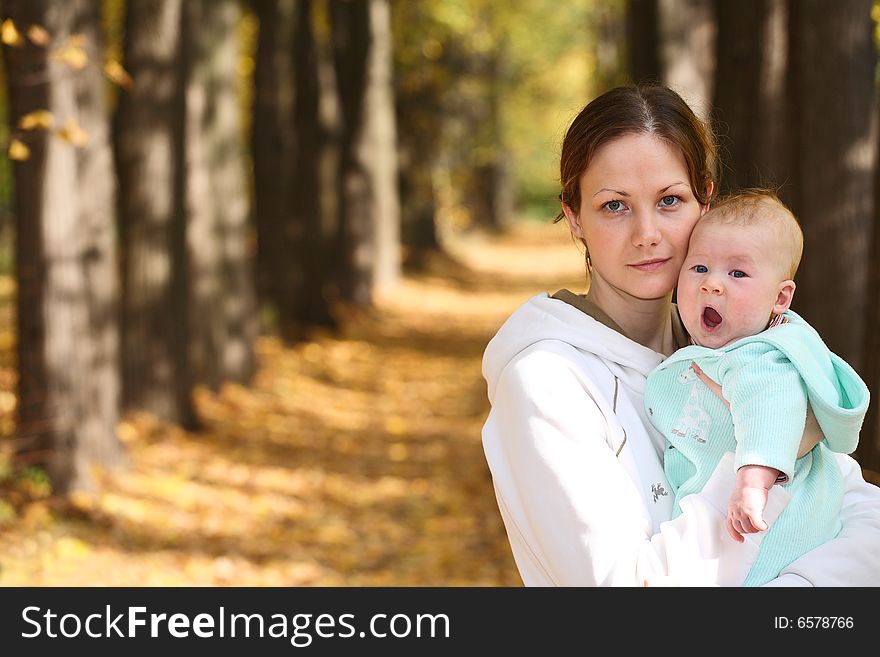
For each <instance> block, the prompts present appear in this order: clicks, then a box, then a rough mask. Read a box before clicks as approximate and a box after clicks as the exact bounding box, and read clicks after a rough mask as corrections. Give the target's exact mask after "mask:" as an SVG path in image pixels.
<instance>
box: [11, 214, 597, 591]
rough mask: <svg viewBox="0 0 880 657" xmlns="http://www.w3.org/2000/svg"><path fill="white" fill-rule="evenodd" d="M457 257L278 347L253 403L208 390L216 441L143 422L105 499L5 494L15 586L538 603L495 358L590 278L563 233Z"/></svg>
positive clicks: (523, 230)
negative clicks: (490, 452)
mask: <svg viewBox="0 0 880 657" xmlns="http://www.w3.org/2000/svg"><path fill="white" fill-rule="evenodd" d="M452 251H453V256H454V258H453V259H446V258H438V259H436V261H434V262H432V263H431V264H430V265H429V266H428V268H427V269H426V270H425V271H424V272H423V273H420V274H418V275H408V276H407V277H405V279H404V280H403V282H402V284H401V286H400V287H399V288H398V289H396V290H395V291H394V292H393V293H392V294H389V295H386V296H385V297H383V298H382V299H381V300H380V302H379V304H378V308H377V309H376V310H375V311H374V312H372V313H370V314H369V315H368V316H361V317H354V318H352V319H351V321H350V322H349V323H348V325H347V326H346V328H345V330H344V331H343V332H342V333H341V334H337V335H332V334H323V335H317V336H315V337H314V339H313V340H311V341H308V342H305V343H302V344H299V345H296V346H293V347H290V346H284V345H282V344H281V343H279V342H278V341H277V340H275V339H270V338H265V339H263V340H261V341H260V343H259V355H260V363H261V366H260V370H259V372H258V374H257V376H256V378H255V380H254V381H253V384H252V385H251V386H249V387H241V386H227V387H225V388H224V389H223V390H221V391H220V392H219V393H217V394H213V393H209V392H206V391H200V392H199V394H198V396H197V406H198V410H199V412H200V415H201V417H202V418H203V420H204V422H205V425H206V429H205V431H203V432H199V433H187V432H185V431H182V430H181V429H180V428H178V427H175V426H167V425H162V424H160V423H158V422H156V421H155V420H153V419H151V418H150V417H145V416H129V417H126V418H125V421H124V422H123V423H122V424H121V426H120V436H121V438H122V439H123V440H124V441H125V444H126V446H127V448H128V453H129V461H130V464H129V467H128V468H127V469H125V470H123V471H119V472H114V473H98V475H99V479H100V481H101V482H102V487H101V490H102V492H101V493H100V494H99V495H96V496H93V497H84V496H80V497H76V498H73V499H72V500H65V501H61V500H57V499H54V498H52V497H47V496H46V495H45V494H43V493H44V491H45V485H44V484H43V483H42V482H41V481H40V479H39V477H36V476H35V477H34V478H33V479H32V480H27V479H26V480H21V479H18V480H17V483H16V485H15V486H10V485H7V486H5V487H4V488H0V585H4V586H20V585H30V586H69V585H72V586H92V585H94V586H160V585H161V586H224V585H235V586H264V585H268V586H335V585H342V586H379V585H383V586H384V585H390V586H519V585H521V582H520V580H519V577H518V575H517V573H516V569H515V567H514V564H513V560H512V558H511V555H510V550H509V547H508V545H507V540H506V537H505V534H504V528H503V526H502V524H501V520H500V517H499V515H498V510H497V507H496V503H495V498H494V493H493V490H492V484H491V479H490V476H489V472H488V470H487V467H486V463H485V459H484V457H483V451H482V446H481V443H480V428H481V426H482V423H483V420H484V419H485V416H486V413H487V412H488V402H487V400H486V389H485V383H484V381H483V379H482V376H481V373H480V358H481V355H482V352H483V349H484V347H485V345H486V342H487V341H488V340H489V338H490V337H491V335H492V334H493V333H494V331H495V330H496V329H497V327H498V326H499V325H500V323H501V322H502V321H503V319H504V317H505V316H506V315H507V314H508V313H509V312H510V311H511V310H512V309H513V308H515V307H516V306H517V305H518V304H519V303H521V302H522V301H524V300H525V299H526V298H528V297H529V296H531V295H532V294H534V293H537V292H540V291H544V290H549V291H554V290H555V289H557V288H559V287H562V286H568V287H578V286H580V285H581V282H580V279H581V275H580V271H581V260H580V256H579V255H578V252H577V249H576V248H575V246H574V245H573V244H572V242H571V240H570V238H568V236H567V235H566V233H565V230H564V229H563V227H562V226H559V225H550V226H537V225H525V226H522V227H520V228H517V229H516V230H515V231H513V232H512V233H510V234H509V235H506V236H504V237H502V238H492V239H488V238H486V237H471V238H468V239H467V240H464V239H462V240H460V241H458V242H456V244H455V248H454V249H453V250H452ZM4 371H5V370H4ZM4 371H0V374H3V373H4ZM7 374H8V372H7ZM11 381H13V380H12V379H11V377H10V376H8V375H7V376H0V423H3V422H5V423H6V424H0V429H3V427H6V429H8V428H9V427H8V426H6V425H8V424H9V422H10V417H11V416H12V415H11V413H12V410H13V409H14V404H15V399H14V396H13V395H12V392H11V391H12V383H11ZM5 432H6V431H5V430H4V433H5ZM7 476H8V474H7ZM7 483H8V482H7ZM4 496H5V497H6V499H5V500H4V499H3V498H4Z"/></svg>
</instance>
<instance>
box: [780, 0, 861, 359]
mask: <svg viewBox="0 0 880 657" xmlns="http://www.w3.org/2000/svg"><path fill="white" fill-rule="evenodd" d="M871 6H872V3H871V0H845V1H842V2H839V3H837V4H835V9H834V11H831V12H829V11H828V7H827V5H826V4H825V3H823V2H819V1H817V0H803V1H801V2H792V3H790V6H789V12H790V14H789V36H790V44H789V46H790V48H789V53H790V54H789V57H790V72H789V81H790V87H789V90H788V124H789V126H791V133H790V135H789V138H788V143H789V148H790V151H789V152H790V161H789V167H788V179H789V180H790V181H791V184H789V185H786V186H785V187H784V188H783V194H784V198H786V200H787V201H788V202H789V204H790V205H791V207H792V209H793V210H794V213H795V215H796V216H797V217H798V218H799V220H800V222H801V224H802V227H803V230H804V239H805V244H804V257H803V260H802V262H801V267H800V270H799V272H798V275H797V278H796V281H797V284H798V289H797V294H796V295H795V297H794V303H793V308H794V309H795V310H796V311H797V312H799V313H801V314H802V315H803V316H804V317H805V319H807V321H809V322H811V323H812V324H813V326H814V327H815V328H816V330H817V331H818V332H819V334H820V335H821V336H822V337H823V339H824V340H825V342H826V343H827V344H828V346H829V347H830V348H831V350H832V351H834V352H836V353H838V354H839V355H840V356H841V357H843V358H844V359H845V360H847V361H848V362H849V363H850V364H851V365H852V366H853V367H855V368H856V369H857V370H860V368H861V366H862V362H863V360H862V358H863V353H862V351H863V346H864V337H865V323H864V321H862V319H861V318H863V317H865V310H866V299H865V295H866V277H867V269H868V268H867V267H865V266H863V265H861V263H865V262H866V260H867V256H868V243H869V231H870V229H871V223H872V219H873V217H874V212H875V207H874V167H875V165H876V149H877V132H876V130H877V100H876V91H875V85H874V71H875V65H876V59H877V57H876V49H875V45H874V42H873V22H872V21H871ZM832 308H833V310H832ZM871 330H873V327H872V328H871Z"/></svg>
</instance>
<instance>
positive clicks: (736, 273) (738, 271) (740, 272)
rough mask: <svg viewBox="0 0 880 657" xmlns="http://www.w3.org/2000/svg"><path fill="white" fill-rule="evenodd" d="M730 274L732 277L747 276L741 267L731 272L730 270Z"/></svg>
mask: <svg viewBox="0 0 880 657" xmlns="http://www.w3.org/2000/svg"><path fill="white" fill-rule="evenodd" d="M730 275H731V276H733V277H734V278H746V277H747V276H748V274H747V273H745V272H744V271H743V270H741V269H734V270H733V271H732V272H730Z"/></svg>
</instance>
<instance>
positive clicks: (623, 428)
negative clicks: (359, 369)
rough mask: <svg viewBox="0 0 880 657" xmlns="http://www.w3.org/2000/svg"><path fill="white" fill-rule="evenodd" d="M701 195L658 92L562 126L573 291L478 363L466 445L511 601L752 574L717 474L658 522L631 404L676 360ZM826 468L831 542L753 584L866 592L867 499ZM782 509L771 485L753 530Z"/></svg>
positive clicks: (873, 578)
mask: <svg viewBox="0 0 880 657" xmlns="http://www.w3.org/2000/svg"><path fill="white" fill-rule="evenodd" d="M715 180H716V150H715V145H714V141H713V139H712V135H711V133H710V132H709V130H708V128H707V127H706V126H705V124H703V123H702V122H701V121H700V120H699V119H698V118H697V117H696V116H695V115H694V113H693V112H692V111H691V110H690V108H689V107H688V106H687V104H686V103H684V101H683V100H682V99H681V98H680V97H679V96H678V95H677V94H676V93H675V92H673V91H671V90H669V89H667V88H665V87H661V86H640V87H632V88H629V87H625V88H618V89H614V90H612V91H609V92H607V93H605V94H603V95H602V96H600V97H599V98H596V99H595V100H593V101H592V102H591V103H589V104H588V105H587V106H586V107H585V108H584V109H583V110H582V111H581V112H580V113H579V114H578V116H577V117H576V118H575V119H574V121H573V122H572V124H571V125H570V126H569V129H568V131H567V133H566V136H565V140H564V142H563V146H562V155H561V181H562V190H563V191H562V194H561V200H562V210H563V213H562V215H560V217H559V218H562V216H564V218H565V219H566V220H567V222H568V225H569V228H570V229H571V232H572V235H573V236H575V237H576V238H578V239H579V240H580V241H581V242H582V243H583V244H584V246H585V247H586V249H587V252H586V258H587V268H588V271H589V276H590V286H589V291H588V292H587V294H586V295H585V296H578V295H575V294H572V293H571V292H569V291H567V290H562V291H560V292H558V293H556V294H555V295H553V296H552V297H551V296H548V295H547V294H541V295H538V296H536V297H534V298H533V299H531V300H529V301H528V302H527V303H525V304H524V305H523V306H521V307H520V308H519V309H518V310H516V311H515V312H514V313H513V315H511V317H510V318H509V319H508V320H507V321H506V322H505V324H504V325H503V326H502V327H501V329H500V330H499V331H498V334H497V335H496V336H495V337H494V338H493V339H492V340H491V342H490V343H489V345H488V346H487V348H486V352H485V354H484V358H483V374H484V376H485V378H486V381H487V383H488V389H489V399H490V401H491V403H492V410H491V412H490V413H489V417H488V419H487V420H486V424H485V426H484V428H483V446H484V449H485V453H486V458H487V461H488V464H489V468H490V470H491V472H492V477H493V483H494V486H495V492H496V497H497V499H498V505H499V509H500V511H501V514H502V517H503V519H504V523H505V527H506V529H507V533H508V538H509V540H510V544H511V549H512V551H513V555H514V559H515V561H516V564H517V567H518V569H519V572H520V575H521V576H522V579H523V582H524V583H525V584H526V585H527V586H549V585H566V586H567V585H573V586H605V585H617V586H633V585H635V586H642V585H644V584H646V583H647V584H654V583H660V582H666V581H669V580H668V579H667V578H671V580H672V581H673V582H675V583H680V584H690V585H697V584H721V585H738V584H740V583H741V582H742V580H743V578H744V576H745V574H746V573H747V572H748V570H749V568H750V566H751V564H752V562H753V561H754V558H755V555H756V553H757V546H758V544H759V542H760V540H761V538H762V537H763V534H750V535H749V537H748V538H747V540H746V541H745V542H744V543H736V542H735V541H732V540H731V539H730V538H729V537H728V536H727V534H726V532H725V530H724V524H723V523H724V515H725V509H726V504H727V496H728V495H729V492H730V491H731V490H732V487H733V481H734V475H733V467H732V461H731V460H726V461H724V462H722V463H721V464H720V465H719V467H718V469H717V470H716V471H715V474H714V476H713V477H712V479H711V480H710V482H709V484H708V485H707V486H706V488H705V490H704V491H703V492H702V493H700V494H699V495H693V496H690V497H689V498H687V499H686V500H683V503H682V505H681V506H682V511H683V512H682V514H681V515H680V516H678V517H677V518H676V519H675V520H674V521H670V520H669V518H670V517H671V495H670V494H669V485H668V483H667V482H666V479H665V475H664V472H663V465H662V460H661V459H662V450H663V441H662V438H661V437H660V436H659V435H658V434H656V432H654V430H653V429H652V428H651V425H650V422H649V421H648V419H647V417H646V416H645V411H644V405H643V394H644V386H645V380H646V377H647V374H648V373H649V372H650V371H651V370H652V369H653V368H654V367H656V366H657V365H658V364H659V363H660V362H661V361H662V360H663V359H664V358H665V357H666V356H669V355H670V354H671V353H672V352H673V351H674V350H675V349H677V348H679V347H682V346H685V345H686V344H687V334H686V332H685V331H684V329H683V327H682V325H681V321H680V319H679V317H678V313H677V310H676V308H675V305H674V304H673V303H672V293H673V288H674V286H675V283H676V281H677V278H678V273H679V269H680V267H681V264H682V261H683V258H684V255H685V252H686V250H687V244H688V239H689V237H690V233H691V231H692V229H693V227H694V225H695V224H696V222H697V221H698V220H699V218H700V217H701V216H702V215H703V214H704V213H705V212H706V210H707V209H708V207H709V204H710V202H711V199H712V196H713V192H714V189H715ZM839 463H840V467H841V471H842V473H843V476H844V479H845V482H846V493H845V497H844V508H843V512H842V513H843V529H842V531H841V533H840V534H839V535H838V537H837V538H835V539H833V540H831V541H829V542H827V543H825V544H823V545H822V546H820V547H819V548H816V549H815V550H813V551H812V552H809V553H808V554H807V555H805V556H803V557H802V558H800V559H799V560H798V561H796V562H795V563H794V564H792V565H791V566H790V567H789V568H787V569H786V570H785V571H784V572H783V573H782V574H781V575H780V577H778V578H777V579H775V580H773V581H772V582H771V583H770V585H778V586H797V585H805V586H809V585H814V586H877V585H880V551H878V550H876V546H877V545H880V489H878V488H877V487H875V486H872V485H871V484H868V483H866V482H865V481H864V480H863V479H862V476H861V470H860V468H859V466H858V464H857V463H856V462H855V461H854V460H853V459H852V458H850V457H845V456H841V457H840V458H839ZM685 502H686V503H685ZM786 502H787V494H786V492H785V490H784V489H782V488H780V487H778V486H777V487H774V489H773V491H772V492H771V499H770V502H769V503H768V507H767V516H765V518H766V519H767V520H768V522H770V521H772V520H773V519H774V518H775V516H776V515H778V514H779V513H780V512H781V510H782V509H783V508H784V506H785V504H786Z"/></svg>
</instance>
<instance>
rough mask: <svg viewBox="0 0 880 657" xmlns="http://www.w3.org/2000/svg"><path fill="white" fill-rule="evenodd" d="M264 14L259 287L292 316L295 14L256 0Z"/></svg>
mask: <svg viewBox="0 0 880 657" xmlns="http://www.w3.org/2000/svg"><path fill="white" fill-rule="evenodd" d="M253 7H254V10H255V12H256V15H257V19H258V20H259V25H260V28H259V37H258V41H257V53H256V62H255V66H254V96H253V107H252V110H251V111H252V116H253V118H252V128H251V156H252V158H253V165H254V177H253V184H254V220H255V226H256V231H257V255H256V267H257V290H258V292H259V295H260V299H261V303H262V304H263V305H268V306H269V307H270V308H272V309H273V310H274V311H275V314H276V317H279V318H280V317H292V316H293V315H294V312H293V310H292V308H293V303H294V300H295V298H296V294H297V293H298V290H297V288H298V285H299V284H298V280H299V278H300V277H301V275H302V272H301V265H300V263H299V262H298V261H297V260H296V259H294V258H292V257H291V254H293V253H295V251H294V249H293V244H292V242H291V241H290V239H289V236H288V224H289V223H290V221H291V209H290V201H291V195H290V193H289V189H290V186H291V182H292V181H293V180H294V177H293V173H292V171H293V148H294V134H293V126H294V125H295V123H294V121H293V95H292V91H290V90H292V88H293V85H292V84H290V81H291V80H293V79H294V78H293V55H292V53H293V50H292V45H291V44H292V39H293V23H292V20H293V15H292V11H291V9H292V7H291V6H290V5H289V4H287V5H283V6H282V5H280V4H279V3H278V2H277V0H255V1H254V2H253Z"/></svg>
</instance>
